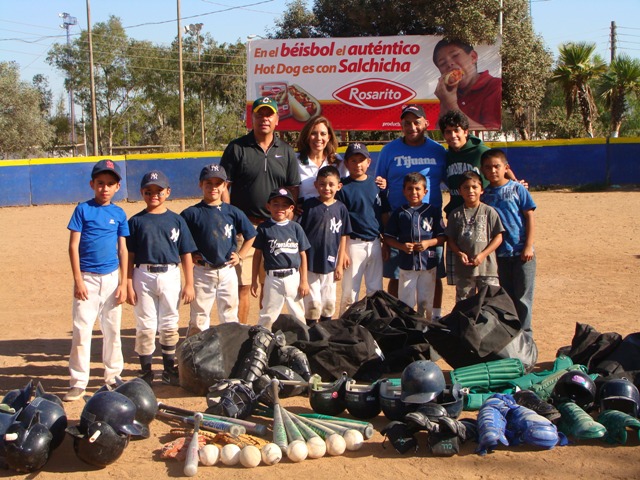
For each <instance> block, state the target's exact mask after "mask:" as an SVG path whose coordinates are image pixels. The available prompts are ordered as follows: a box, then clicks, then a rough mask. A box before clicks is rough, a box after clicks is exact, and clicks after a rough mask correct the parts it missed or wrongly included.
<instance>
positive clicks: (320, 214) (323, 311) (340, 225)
mask: <svg viewBox="0 0 640 480" xmlns="http://www.w3.org/2000/svg"><path fill="white" fill-rule="evenodd" d="M314 185H315V187H316V190H317V191H318V197H311V198H309V199H307V200H306V201H305V202H304V204H303V205H302V209H303V213H302V217H301V218H300V225H302V229H303V230H304V233H305V234H306V235H307V238H308V239H309V242H310V244H311V248H309V250H308V252H307V262H308V270H309V273H308V279H309V295H307V296H306V297H304V308H305V317H306V320H307V325H309V326H311V325H313V324H314V323H316V322H317V321H318V320H320V321H323V320H331V317H332V316H333V314H334V313H335V310H336V282H338V281H340V280H341V279H342V274H343V263H344V254H345V249H346V245H347V236H348V235H349V234H350V233H351V221H350V220H349V211H348V210H347V207H345V205H344V204H343V203H342V202H340V201H338V200H336V198H335V196H336V193H338V192H339V191H340V189H341V188H342V183H340V172H339V171H338V169H337V168H336V167H334V166H332V165H328V166H325V167H322V168H321V169H320V170H319V171H318V175H317V176H316V180H315V182H314Z"/></svg>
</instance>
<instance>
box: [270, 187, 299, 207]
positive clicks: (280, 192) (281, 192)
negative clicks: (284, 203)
mask: <svg viewBox="0 0 640 480" xmlns="http://www.w3.org/2000/svg"><path fill="white" fill-rule="evenodd" d="M279 197H282V198H286V199H287V200H289V202H290V203H291V205H295V203H296V202H294V201H293V195H291V192H290V191H289V190H287V189H286V188H276V189H275V190H274V191H273V192H271V193H270V194H269V200H268V202H271V200H273V199H274V198H279Z"/></svg>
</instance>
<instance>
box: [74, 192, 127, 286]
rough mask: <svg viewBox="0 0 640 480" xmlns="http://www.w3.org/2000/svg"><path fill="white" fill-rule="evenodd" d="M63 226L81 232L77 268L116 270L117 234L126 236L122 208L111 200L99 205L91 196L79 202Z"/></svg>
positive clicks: (100, 270)
mask: <svg viewBox="0 0 640 480" xmlns="http://www.w3.org/2000/svg"><path fill="white" fill-rule="evenodd" d="M67 228H68V229H69V230H71V231H74V232H80V234H81V235H80V245H79V247H78V251H79V254H80V270H81V271H83V272H91V273H99V274H101V275H103V274H106V273H111V272H114V271H116V270H117V269H118V267H119V266H120V261H119V259H118V237H126V236H128V235H129V225H128V224H127V214H126V213H124V210H122V208H120V207H118V206H117V205H114V204H113V203H109V204H108V205H100V204H99V203H97V202H96V201H95V200H93V199H91V200H89V201H87V202H83V203H80V204H78V206H77V207H76V208H75V210H74V211H73V215H71V220H69V225H67Z"/></svg>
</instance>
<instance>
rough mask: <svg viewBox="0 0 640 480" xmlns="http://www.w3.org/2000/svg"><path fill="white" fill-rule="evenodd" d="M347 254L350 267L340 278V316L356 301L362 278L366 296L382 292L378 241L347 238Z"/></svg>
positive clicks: (380, 254)
mask: <svg viewBox="0 0 640 480" xmlns="http://www.w3.org/2000/svg"><path fill="white" fill-rule="evenodd" d="M347 253H348V255H349V258H351V265H350V266H349V268H347V269H345V271H344V275H343V278H342V297H341V301H340V315H342V314H343V313H344V312H345V310H346V309H347V308H349V306H350V305H351V304H352V303H354V302H355V301H356V300H357V299H358V295H359V294H360V285H361V284H362V277H364V283H365V286H366V294H367V295H371V294H372V293H374V292H376V291H377V290H382V248H381V246H380V240H378V239H375V240H370V241H367V240H354V239H353V238H347Z"/></svg>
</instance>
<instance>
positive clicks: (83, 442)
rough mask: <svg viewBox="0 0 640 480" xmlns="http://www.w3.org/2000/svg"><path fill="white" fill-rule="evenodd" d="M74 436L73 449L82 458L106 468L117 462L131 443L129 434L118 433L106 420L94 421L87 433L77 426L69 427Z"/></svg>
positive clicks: (84, 460) (68, 431) (91, 463)
mask: <svg viewBox="0 0 640 480" xmlns="http://www.w3.org/2000/svg"><path fill="white" fill-rule="evenodd" d="M67 433H68V434H69V435H71V436H72V437H73V450H74V451H75V452H76V455H77V456H78V458H79V459H80V460H82V461H83V462H85V463H88V464H89V465H93V466H96V467H100V468H104V467H106V466H107V465H110V464H112V463H113V462H115V461H116V460H117V459H118V458H120V456H121V455H122V452H124V449H125V448H126V446H127V445H128V444H129V435H122V434H118V433H117V432H116V431H115V430H114V429H113V428H112V427H111V425H109V424H108V423H106V422H93V423H91V424H89V425H88V426H87V431H86V433H85V434H83V433H81V432H80V430H79V429H78V428H77V427H69V428H67Z"/></svg>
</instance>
